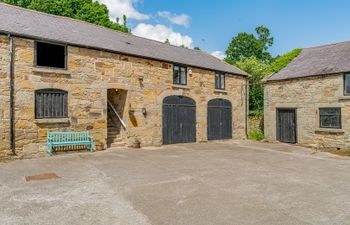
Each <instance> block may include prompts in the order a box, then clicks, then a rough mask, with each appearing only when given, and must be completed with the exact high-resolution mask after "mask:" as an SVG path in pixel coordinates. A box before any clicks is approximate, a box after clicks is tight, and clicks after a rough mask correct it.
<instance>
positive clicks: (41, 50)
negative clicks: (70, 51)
mask: <svg viewBox="0 0 350 225" xmlns="http://www.w3.org/2000/svg"><path fill="white" fill-rule="evenodd" d="M36 65H37V66H46V67H55V68H62V69H64V68H66V46H64V45H55V44H49V43H44V42H36Z"/></svg>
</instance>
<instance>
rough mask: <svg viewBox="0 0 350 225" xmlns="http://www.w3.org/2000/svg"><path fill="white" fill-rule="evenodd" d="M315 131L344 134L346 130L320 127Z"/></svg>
mask: <svg viewBox="0 0 350 225" xmlns="http://www.w3.org/2000/svg"><path fill="white" fill-rule="evenodd" d="M315 133H330V134H343V133H345V131H344V129H332V128H318V129H316V130H315Z"/></svg>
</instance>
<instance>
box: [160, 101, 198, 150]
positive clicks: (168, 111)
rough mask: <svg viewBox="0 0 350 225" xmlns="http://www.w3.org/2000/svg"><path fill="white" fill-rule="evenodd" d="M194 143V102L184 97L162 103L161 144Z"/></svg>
mask: <svg viewBox="0 0 350 225" xmlns="http://www.w3.org/2000/svg"><path fill="white" fill-rule="evenodd" d="M191 142H196V102H195V101H194V100H193V99H191V98H188V97H184V96H169V97H166V98H165V99H164V101H163V144H176V143H191Z"/></svg>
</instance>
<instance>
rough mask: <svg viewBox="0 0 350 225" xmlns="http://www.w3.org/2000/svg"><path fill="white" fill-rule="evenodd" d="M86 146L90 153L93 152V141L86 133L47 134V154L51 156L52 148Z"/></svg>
mask: <svg viewBox="0 0 350 225" xmlns="http://www.w3.org/2000/svg"><path fill="white" fill-rule="evenodd" d="M60 146H62V147H67V146H86V147H87V148H88V150H89V151H90V152H92V151H94V150H95V145H94V140H93V138H92V136H91V135H90V134H89V132H88V131H83V132H57V131H54V132H48V134H47V152H48V153H49V154H50V155H52V147H60Z"/></svg>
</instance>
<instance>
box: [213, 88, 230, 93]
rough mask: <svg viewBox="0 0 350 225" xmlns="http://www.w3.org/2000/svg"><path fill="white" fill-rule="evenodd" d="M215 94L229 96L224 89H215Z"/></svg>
mask: <svg viewBox="0 0 350 225" xmlns="http://www.w3.org/2000/svg"><path fill="white" fill-rule="evenodd" d="M214 92H215V93H222V94H227V91H225V90H222V89H215V90H214Z"/></svg>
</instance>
